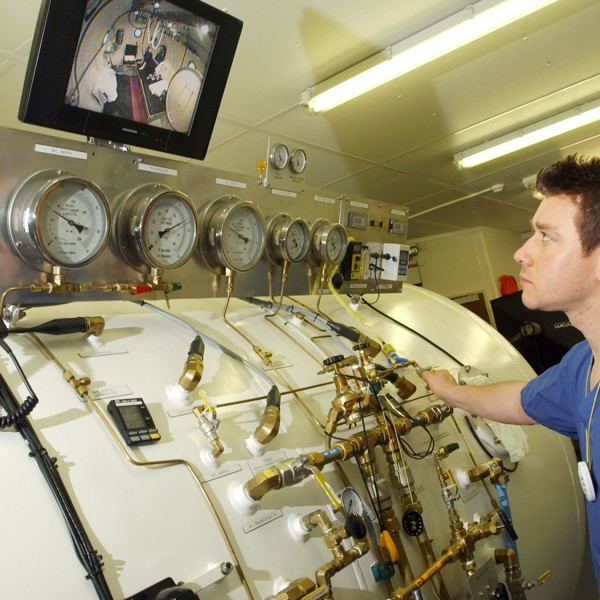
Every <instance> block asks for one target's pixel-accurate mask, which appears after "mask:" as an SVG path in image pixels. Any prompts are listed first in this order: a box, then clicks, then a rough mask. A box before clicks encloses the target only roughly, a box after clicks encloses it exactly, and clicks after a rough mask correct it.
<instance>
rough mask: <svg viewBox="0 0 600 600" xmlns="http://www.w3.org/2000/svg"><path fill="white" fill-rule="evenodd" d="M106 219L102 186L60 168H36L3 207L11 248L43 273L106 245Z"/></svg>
mask: <svg viewBox="0 0 600 600" xmlns="http://www.w3.org/2000/svg"><path fill="white" fill-rule="evenodd" d="M81 192H83V193H84V194H85V197H84V196H82V195H81ZM77 196H79V197H77ZM84 201H85V203H84ZM110 224H111V211H110V206H109V203H108V200H107V198H106V196H105V195H104V192H103V191H102V190H101V189H100V187H98V186H97V185H96V184H95V183H93V182H91V181H88V180H86V179H83V178H82V177H79V176H77V175H75V174H73V173H69V172H67V171H63V170H54V169H48V170H44V171H38V172H36V173H34V174H33V175H31V176H30V177H28V178H27V179H25V180H24V181H23V182H22V183H21V184H20V185H19V187H18V188H17V189H16V190H15V192H14V194H13V195H12V197H11V199H10V201H9V205H8V209H7V228H8V237H9V240H10V242H11V245H12V247H13V249H14V250H15V252H16V253H17V254H18V255H19V256H20V257H21V258H22V259H23V260H24V261H25V262H26V263H28V264H29V265H30V266H32V267H33V268H35V269H37V270H39V271H42V272H47V273H52V272H53V271H54V268H55V267H61V268H64V269H80V268H82V267H85V266H86V265H88V264H90V263H91V262H92V261H94V260H95V259H96V258H97V257H98V256H99V255H100V254H101V252H102V251H103V250H104V249H105V247H106V245H107V244H108V240H109V237H110V226H111V225H110ZM76 253H77V254H76ZM69 256H71V257H73V258H69Z"/></svg>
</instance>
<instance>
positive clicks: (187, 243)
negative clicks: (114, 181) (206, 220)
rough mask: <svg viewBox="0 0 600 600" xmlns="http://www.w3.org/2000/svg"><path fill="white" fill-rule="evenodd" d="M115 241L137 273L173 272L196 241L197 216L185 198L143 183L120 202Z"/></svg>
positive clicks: (186, 256)
mask: <svg viewBox="0 0 600 600" xmlns="http://www.w3.org/2000/svg"><path fill="white" fill-rule="evenodd" d="M116 227H117V238H118V243H119V245H120V248H121V251H122V253H123V256H124V257H125V260H127V262H128V263H129V264H131V265H132V266H133V267H134V268H137V269H138V270H141V271H142V272H143V271H147V270H148V267H150V268H152V267H154V268H157V269H163V270H167V269H176V268H177V267H180V266H181V265H183V264H184V263H185V262H186V261H187V260H188V259H189V258H190V256H191V255H192V253H193V252H194V249H195V248H196V244H197V241H198V215H197V213H196V209H195V208H194V206H193V204H192V203H191V201H190V200H189V198H188V197H187V196H186V195H185V194H183V193H181V192H177V191H175V190H172V189H171V188H169V187H168V186H166V185H163V184H146V185H142V186H140V187H139V188H136V189H134V190H132V191H131V192H130V193H129V194H128V195H127V196H126V197H125V199H124V201H123V204H122V205H121V210H120V212H119V216H118V218H117V225H116Z"/></svg>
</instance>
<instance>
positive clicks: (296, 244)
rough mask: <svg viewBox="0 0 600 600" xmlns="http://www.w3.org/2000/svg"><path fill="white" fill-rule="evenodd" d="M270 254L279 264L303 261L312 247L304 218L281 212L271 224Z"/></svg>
mask: <svg viewBox="0 0 600 600" xmlns="http://www.w3.org/2000/svg"><path fill="white" fill-rule="evenodd" d="M268 242H269V245H268V250H269V256H270V258H272V259H273V261H274V262H275V263H277V264H279V263H280V262H282V261H284V260H287V261H289V262H292V263H297V262H301V261H302V260H304V258H306V255H307V253H308V251H309V249H310V230H309V228H308V223H307V222H306V221H305V220H304V219H300V218H296V219H293V218H292V217H291V216H290V215H288V214H286V213H280V214H279V215H277V216H276V217H274V218H273V219H272V220H271V222H270V224H269V239H268Z"/></svg>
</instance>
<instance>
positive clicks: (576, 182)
mask: <svg viewBox="0 0 600 600" xmlns="http://www.w3.org/2000/svg"><path fill="white" fill-rule="evenodd" d="M535 187H536V189H537V191H538V192H540V193H541V194H542V195H544V196H554V195H558V194H565V195H567V196H570V197H571V199H572V200H573V202H575V203H576V204H577V205H578V206H579V212H578V214H577V217H576V218H575V227H576V228H577V231H578V233H579V240H580V242H581V247H582V249H583V253H584V255H586V256H587V255H589V254H590V253H591V252H592V250H594V248H596V247H597V246H598V245H600V158H598V157H592V158H586V157H579V156H577V154H572V155H570V156H567V157H566V158H564V159H562V160H559V161H556V162H554V163H551V164H550V165H548V166H547V167H544V168H543V169H541V170H540V172H539V173H538V174H537V178H536V182H535Z"/></svg>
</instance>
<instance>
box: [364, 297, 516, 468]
mask: <svg viewBox="0 0 600 600" xmlns="http://www.w3.org/2000/svg"><path fill="white" fill-rule="evenodd" d="M361 300H362V302H363V303H364V304H366V305H367V306H368V307H369V308H370V309H372V310H374V311H375V312H376V313H378V314H379V315H381V316H382V317H385V318H386V319H389V320H390V321H392V323H395V324H396V325H398V326H399V327H402V328H404V329H406V330H407V331H410V332H411V333H414V334H415V335H416V336H418V337H420V338H421V339H422V340H423V341H425V342H427V343H428V344H430V345H431V346H433V347H434V348H437V349H438V350H439V351H440V352H443V353H444V354H445V355H446V356H448V357H449V358H450V359H451V360H453V361H454V362H455V363H457V364H458V365H460V366H461V367H464V366H465V365H464V363H462V362H461V361H460V360H458V358H456V357H455V356H454V355H452V354H450V352H448V351H447V350H445V349H444V348H442V347H441V346H438V345H437V344H436V343H435V342H434V341H432V340H430V339H429V338H428V337H426V336H424V335H423V334H421V333H419V332H418V331H416V330H414V329H413V328H412V327H409V326H408V325H405V324H404V323H401V322H400V321H398V320H396V319H394V318H393V317H390V316H389V315H388V314H386V313H384V312H383V311H382V310H379V309H378V308H376V307H375V306H373V303H371V302H367V300H365V299H364V298H361ZM465 420H466V422H467V425H468V427H469V431H470V432H471V433H472V434H473V437H474V438H475V440H476V441H477V443H478V444H479V446H480V447H481V448H482V449H483V451H484V452H485V453H486V454H487V456H489V457H490V458H497V457H494V456H492V454H490V452H489V451H488V450H487V448H485V446H484V445H483V443H482V442H481V440H480V439H479V437H478V436H477V434H476V433H475V429H474V428H473V425H472V423H471V421H470V420H469V419H468V417H465ZM518 466H519V464H518V463H516V464H515V468H514V469H509V468H507V467H506V466H504V469H505V470H506V471H508V472H509V473H513V472H514V471H516V470H517V468H518Z"/></svg>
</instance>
